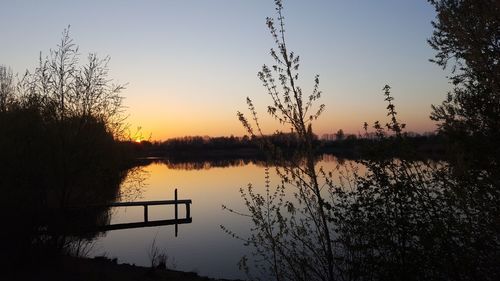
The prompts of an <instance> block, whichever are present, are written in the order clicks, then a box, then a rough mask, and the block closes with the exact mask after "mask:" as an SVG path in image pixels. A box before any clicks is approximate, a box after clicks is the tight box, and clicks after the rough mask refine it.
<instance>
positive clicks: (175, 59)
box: [0, 0, 450, 140]
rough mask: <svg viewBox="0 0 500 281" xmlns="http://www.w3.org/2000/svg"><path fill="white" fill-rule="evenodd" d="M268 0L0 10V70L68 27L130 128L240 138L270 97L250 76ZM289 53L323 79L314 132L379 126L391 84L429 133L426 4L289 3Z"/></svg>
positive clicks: (259, 58)
mask: <svg viewBox="0 0 500 281" xmlns="http://www.w3.org/2000/svg"><path fill="white" fill-rule="evenodd" d="M273 2H274V1H272V0H197V1H194V0H177V1H168V0H165V1H123V0H116V1H51V0H47V1H23V0H21V1H2V2H1V5H0V26H1V28H0V38H1V44H0V64H2V65H6V66H8V67H11V68H12V69H13V71H14V72H18V73H23V72H24V71H25V70H26V69H33V68H34V67H35V66H36V63H37V59H38V56H39V53H40V52H42V54H48V52H49V49H51V48H55V47H56V45H57V43H58V42H59V40H60V37H61V32H62V31H63V29H64V28H65V27H67V26H68V25H71V29H70V32H71V36H72V37H73V38H74V40H75V43H77V44H78V45H79V46H80V52H81V54H82V57H81V59H82V61H84V60H85V58H86V55H87V54H88V53H89V52H96V53H97V54H98V55H100V56H101V57H104V56H106V55H109V56H110V57H111V63H110V70H111V71H110V73H111V77H112V78H114V80H115V82H118V83H127V87H126V90H124V91H123V95H124V96H125V105H126V107H127V108H126V110H127V113H128V115H129V118H128V123H130V124H131V127H132V128H135V127H137V126H141V127H142V131H143V135H145V136H147V135H149V134H150V133H151V135H152V139H156V140H159V139H167V138H172V137H180V136H186V135H202V136H203V135H208V136H222V135H223V136H229V135H237V136H240V135H243V134H245V130H244V129H243V127H242V126H241V124H240V123H239V121H238V119H237V117H236V112H237V111H238V110H240V111H243V112H247V111H246V103H245V99H246V97H247V96H249V97H251V98H252V99H253V100H254V101H255V104H256V107H257V110H258V111H259V112H260V116H261V117H262V122H263V123H264V129H265V130H266V132H269V133H271V132H273V131H275V130H276V129H280V128H281V129H283V130H285V131H288V129H287V128H282V127H279V126H278V124H277V123H276V122H274V121H273V120H272V119H271V118H270V117H268V116H267V114H266V106H267V104H270V97H268V96H267V94H266V91H265V89H264V88H263V87H262V86H261V82H260V81H259V79H258V78H257V75H256V74H257V72H258V71H259V70H260V68H261V66H262V65H263V64H268V65H271V64H272V63H273V61H272V59H271V57H270V56H269V49H270V48H271V47H274V46H273V40H272V38H271V36H270V34H269V32H268V30H267V27H266V25H265V19H266V17H267V16H274V13H275V10H274V4H273ZM284 2H285V3H284V4H285V9H284V14H285V21H286V27H285V28H286V31H287V40H288V42H287V44H288V46H289V48H290V50H293V51H294V52H295V53H297V54H299V55H300V57H301V78H300V80H299V84H300V85H301V87H302V88H303V89H304V91H305V92H309V91H310V90H311V88H312V86H313V78H314V75H315V74H319V75H320V88H321V90H322V91H323V96H322V98H321V101H320V102H322V103H324V104H325V105H326V111H325V113H324V114H323V115H322V116H321V117H320V119H319V120H318V121H317V122H316V123H315V124H314V125H313V128H314V131H315V132H316V133H317V134H318V135H322V134H324V133H333V132H335V131H337V130H338V129H343V130H344V131H345V132H347V133H358V132H359V131H361V130H362V124H363V122H364V121H367V122H369V123H372V122H373V121H375V120H381V121H385V120H386V117H385V112H386V111H385V106H386V105H385V103H384V101H383V97H382V91H381V89H382V88H383V86H384V85H385V84H389V85H391V87H392V89H393V91H392V93H393V95H394V97H395V99H396V100H395V103H396V106H397V110H398V112H399V113H400V117H401V119H402V121H403V122H405V123H407V128H408V130H409V131H416V132H425V131H433V130H434V123H433V122H432V121H431V120H430V119H429V117H428V116H429V114H430V111H431V109H430V106H431V104H438V103H440V102H441V101H442V100H443V99H444V97H445V95H446V92H447V91H448V90H449V89H450V85H449V84H448V82H447V79H446V75H447V74H448V72H446V71H443V70H442V69H441V68H440V67H438V66H437V65H435V64H433V63H431V62H429V61H428V60H429V59H430V58H432V57H433V56H434V51H433V50H432V49H431V47H430V46H428V44H427V42H426V40H427V39H428V38H429V37H430V36H431V34H432V30H433V29H432V26H431V21H432V20H433V19H434V17H435V12H434V10H433V8H432V7H431V6H430V5H429V4H428V3H427V1H424V0H377V1H373V0H359V1H347V0H343V1H332V0H324V1H319V0H317V1H300V0H296V1H284Z"/></svg>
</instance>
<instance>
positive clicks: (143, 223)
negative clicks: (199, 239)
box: [45, 189, 193, 237]
mask: <svg viewBox="0 0 500 281" xmlns="http://www.w3.org/2000/svg"><path fill="white" fill-rule="evenodd" d="M191 203H192V201H191V199H178V198H177V189H175V191H174V200H159V201H135V202H114V203H108V204H95V205H87V206H72V207H69V208H67V209H69V210H88V209H92V208H116V207H141V206H142V207H143V208H144V220H143V221H140V222H129V223H117V224H109V225H101V226H92V227H84V228H83V229H82V228H79V229H78V230H69V229H63V230H61V229H58V230H57V231H56V230H53V231H48V232H51V233H57V232H60V233H65V234H68V232H70V233H73V232H78V234H80V233H85V232H104V231H110V230H120V229H131V228H142V227H154V226H163V225H174V226H175V236H176V237H177V234H178V230H179V226H178V225H179V224H187V223H191V222H192V221H193V220H192V218H191ZM158 205H174V218H173V219H164V220H154V221H150V220H149V214H148V208H149V206H158ZM179 205H184V206H185V208H186V216H185V217H184V218H179ZM45 233H47V232H45ZM73 234H76V233H73Z"/></svg>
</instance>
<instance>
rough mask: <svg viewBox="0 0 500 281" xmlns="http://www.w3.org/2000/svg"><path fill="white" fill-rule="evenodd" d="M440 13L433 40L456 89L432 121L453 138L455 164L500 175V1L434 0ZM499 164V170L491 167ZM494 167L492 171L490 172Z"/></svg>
mask: <svg viewBox="0 0 500 281" xmlns="http://www.w3.org/2000/svg"><path fill="white" fill-rule="evenodd" d="M429 2H430V3H431V4H432V5H433V6H434V7H435V9H436V12H437V18H436V20H435V21H434V22H433V26H434V28H435V31H434V33H433V36H432V37H431V39H430V40H429V43H430V45H431V46H432V47H433V48H434V49H435V50H436V51H437V54H436V57H435V59H434V60H433V61H434V62H435V63H437V64H438V65H440V66H442V67H443V68H446V67H449V66H451V70H452V76H451V77H450V80H451V82H452V83H453V84H454V85H455V88H454V89H453V90H452V91H451V92H450V93H448V96H447V98H446V100H445V101H444V102H443V103H442V104H441V105H438V106H433V112H432V115H431V118H432V119H433V120H435V121H437V122H439V123H438V125H439V128H440V131H441V132H442V133H443V134H445V135H447V136H448V137H449V139H450V140H452V142H453V144H452V145H450V147H451V146H453V147H456V146H459V148H458V149H459V150H461V151H462V153H460V152H458V151H455V152H452V154H454V155H455V156H454V158H455V159H454V160H453V161H454V162H457V163H458V162H461V163H462V164H464V165H468V166H469V168H470V167H474V166H476V167H478V168H480V169H483V168H486V169H488V170H490V171H493V170H499V166H498V160H499V159H500V149H499V148H498V145H497V144H498V143H500V118H499V116H500V3H499V1H496V0H484V1H474V0H430V1H429ZM490 165H493V166H490ZM488 166H490V167H488Z"/></svg>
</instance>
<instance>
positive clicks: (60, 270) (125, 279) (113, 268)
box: [0, 257, 237, 281]
mask: <svg viewBox="0 0 500 281" xmlns="http://www.w3.org/2000/svg"><path fill="white" fill-rule="evenodd" d="M9 271H10V272H12V274H9V275H11V276H7V279H5V280H33V281H34V280H43V281H45V280H47V281H48V280H51V281H115V280H116V281H118V280H119V281H136V280H146V281H148V280H169V281H175V280H179V281H202V280H203V281H237V280H227V279H212V278H208V277H201V276H198V274H197V273H194V272H182V271H175V270H169V269H152V268H147V267H140V266H135V265H129V264H117V263H116V261H112V260H109V259H106V258H100V257H98V258H93V259H87V258H74V257H63V258H60V259H58V260H57V261H53V262H48V263H47V264H45V265H43V266H39V267H37V268H23V269H17V270H16V269H12V268H11V270H9ZM0 279H2V278H0Z"/></svg>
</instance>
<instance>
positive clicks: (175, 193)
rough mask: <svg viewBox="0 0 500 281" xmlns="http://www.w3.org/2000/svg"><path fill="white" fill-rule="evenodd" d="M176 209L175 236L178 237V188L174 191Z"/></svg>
mask: <svg viewBox="0 0 500 281" xmlns="http://www.w3.org/2000/svg"><path fill="white" fill-rule="evenodd" d="M174 201H175V202H174V209H175V237H177V232H178V231H179V226H178V224H177V220H178V219H179V208H178V205H177V188H176V189H175V191H174Z"/></svg>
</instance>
